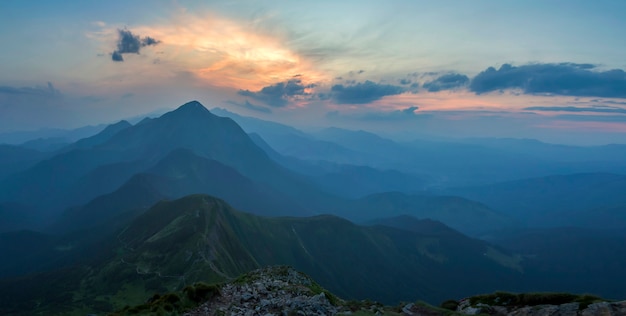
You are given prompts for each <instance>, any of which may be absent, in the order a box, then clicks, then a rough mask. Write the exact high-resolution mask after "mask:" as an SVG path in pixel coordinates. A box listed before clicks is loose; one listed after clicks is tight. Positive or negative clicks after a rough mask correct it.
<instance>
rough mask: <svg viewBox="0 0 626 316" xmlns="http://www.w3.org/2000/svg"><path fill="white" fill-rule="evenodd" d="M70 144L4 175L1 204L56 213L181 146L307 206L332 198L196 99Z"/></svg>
mask: <svg viewBox="0 0 626 316" xmlns="http://www.w3.org/2000/svg"><path fill="white" fill-rule="evenodd" d="M81 144H82V145H81ZM74 146H75V147H74V149H72V150H70V151H67V152H63V153H60V154H58V155H56V156H54V157H52V158H50V159H47V160H44V161H41V162H39V163H38V164H36V165H35V166H33V167H32V168H30V169H28V170H25V171H23V172H21V173H18V174H15V175H13V176H11V177H9V178H7V179H5V180H4V181H3V182H2V183H1V184H0V188H1V189H2V191H0V201H14V202H18V203H23V204H25V205H31V206H33V207H36V208H38V209H42V210H45V211H47V213H50V212H56V213H58V212H59V211H60V210H62V209H64V208H66V207H68V206H73V205H77V204H83V203H86V202H87V201H89V200H91V199H93V198H95V197H97V196H99V195H102V194H106V193H109V192H112V191H113V190H115V189H116V188H118V187H119V186H121V185H122V184H123V183H124V182H125V181H126V180H128V179H129V178H130V177H131V176H132V175H133V174H136V173H139V172H143V171H145V170H147V169H148V168H150V167H151V166H153V165H155V164H156V163H157V162H158V161H160V160H161V159H162V158H164V157H165V156H166V155H168V154H169V153H170V152H171V151H172V150H174V149H178V148H185V149H188V150H191V151H193V152H194V153H195V154H197V155H199V156H201V157H205V158H209V159H213V160H216V161H218V162H220V163H222V164H224V165H226V166H229V167H232V168H234V169H236V170H237V172H239V173H241V174H242V175H244V176H246V177H249V178H250V179H252V180H253V181H256V182H258V183H259V185H267V186H270V187H272V188H273V189H274V190H277V191H280V192H282V193H283V194H285V195H286V196H288V197H289V198H291V199H294V200H298V201H300V203H301V205H307V207H308V208H310V209H314V208H315V206H319V205H322V204H327V203H329V202H332V201H333V200H334V198H333V197H332V196H331V195H329V194H326V193H323V192H322V191H320V190H319V189H317V188H316V187H315V186H314V185H312V184H311V183H310V182H309V181H308V180H307V179H306V178H304V177H302V176H299V175H296V174H294V173H292V172H290V171H288V170H287V169H285V168H283V167H281V166H279V165H278V164H276V163H275V162H274V161H272V160H271V159H270V158H269V157H268V156H267V155H266V154H265V152H264V151H263V150H261V149H260V148H259V147H258V146H256V145H255V144H254V142H252V140H250V138H249V137H248V135H247V134H246V133H245V132H243V130H242V129H241V128H240V127H239V126H238V125H237V124H236V123H235V122H233V121H232V120H231V119H228V118H222V117H218V116H215V115H213V114H211V113H210V112H209V111H208V110H207V109H206V108H204V107H203V106H202V105H201V104H200V103H198V102H195V101H194V102H189V103H186V104H184V105H182V106H181V107H179V108H178V109H176V110H175V111H172V112H168V113H166V114H164V115H162V116H161V117H159V118H156V119H151V120H147V121H142V122H141V123H139V124H137V125H135V126H128V124H126V123H124V122H121V123H118V124H116V125H114V126H112V127H111V128H110V129H106V130H104V131H102V133H100V134H98V135H96V136H94V137H91V138H89V139H85V140H82V141H79V142H78V143H77V144H76V145H74ZM90 146H91V147H90ZM251 203H252V202H251Z"/></svg>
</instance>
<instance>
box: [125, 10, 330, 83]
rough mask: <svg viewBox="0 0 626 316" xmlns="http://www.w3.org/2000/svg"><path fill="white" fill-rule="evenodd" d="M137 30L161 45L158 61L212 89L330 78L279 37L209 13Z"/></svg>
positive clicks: (137, 28) (181, 14)
mask: <svg viewBox="0 0 626 316" xmlns="http://www.w3.org/2000/svg"><path fill="white" fill-rule="evenodd" d="M133 30H134V31H136V32H137V33H139V34H146V35H149V36H151V37H154V38H156V39H158V40H160V41H161V42H162V44H160V45H161V46H160V48H159V49H160V50H162V54H161V55H160V59H162V60H164V61H166V62H168V63H170V64H175V65H179V66H180V67H182V68H184V70H185V71H189V72H191V73H192V74H194V75H195V76H196V77H198V78H199V79H201V81H202V82H204V83H206V84H209V85H212V86H219V87H231V88H237V89H248V90H258V89H261V88H262V87H264V86H267V85H270V84H273V83H276V82H280V81H285V80H288V79H289V78H292V77H294V76H296V75H300V76H301V78H302V80H303V82H307V83H309V82H320V81H325V80H327V78H329V77H330V75H327V74H325V73H323V72H321V71H318V70H316V69H315V68H314V67H313V65H312V63H311V62H309V61H307V60H306V59H305V58H303V57H301V56H299V55H298V54H297V53H296V52H295V51H293V50H291V49H289V48H288V47H287V46H286V45H285V44H284V43H285V42H286V41H285V40H284V39H281V38H280V36H275V35H274V36H272V35H269V34H265V33H263V32H262V31H260V30H255V29H254V28H252V27H247V26H245V25H243V24H241V23H237V22H235V21H232V20H228V19H224V18H221V17H217V16H213V15H210V14H207V15H206V16H203V17H199V16H196V15H192V14H190V13H186V12H182V13H180V14H179V16H177V17H176V18H175V19H174V20H173V23H170V24H167V25H162V26H138V27H134V28H133Z"/></svg>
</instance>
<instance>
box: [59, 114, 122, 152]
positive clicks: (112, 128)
mask: <svg viewBox="0 0 626 316" xmlns="http://www.w3.org/2000/svg"><path fill="white" fill-rule="evenodd" d="M131 126H132V125H131V124H130V123H128V122H127V121H123V120H122V121H119V122H117V123H115V124H111V125H108V126H107V127H105V128H104V129H103V130H102V131H101V132H100V133H98V134H96V135H93V136H91V137H86V138H83V139H80V140H78V141H76V142H75V143H74V144H73V145H72V146H71V148H90V147H94V146H97V145H100V144H102V143H104V142H106V141H108V140H109V139H111V137H113V136H114V135H115V134H117V133H119V132H120V131H122V130H125V129H127V128H129V127H131Z"/></svg>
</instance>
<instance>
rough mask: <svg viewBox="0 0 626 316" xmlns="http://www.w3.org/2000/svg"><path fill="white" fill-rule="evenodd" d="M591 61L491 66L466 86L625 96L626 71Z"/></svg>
mask: <svg viewBox="0 0 626 316" xmlns="http://www.w3.org/2000/svg"><path fill="white" fill-rule="evenodd" d="M594 69H595V66H594V65H591V64H574V63H560V64H530V65H524V66H519V67H516V66H511V65H509V64H504V65H502V66H501V67H500V69H498V70H496V69H495V68H493V67H489V68H487V70H485V71H483V72H481V73H479V74H478V75H477V76H476V77H474V79H472V82H471V83H470V90H471V91H473V92H475V93H477V94H481V93H486V92H491V91H498V90H504V89H521V90H522V91H523V92H524V93H528V94H556V95H569V96H598V97H618V98H623V97H626V72H624V71H623V70H621V69H614V70H609V71H594Z"/></svg>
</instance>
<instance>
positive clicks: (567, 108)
mask: <svg viewBox="0 0 626 316" xmlns="http://www.w3.org/2000/svg"><path fill="white" fill-rule="evenodd" d="M523 110H528V111H548V112H597V113H625V114H626V109H622V108H616V107H576V106H531V107H527V108H523Z"/></svg>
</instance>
